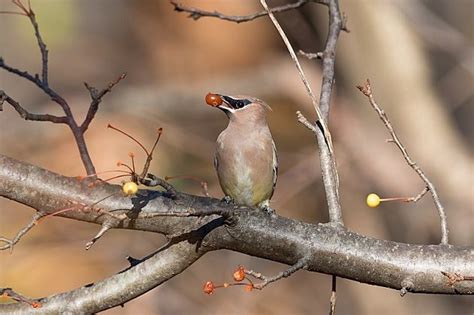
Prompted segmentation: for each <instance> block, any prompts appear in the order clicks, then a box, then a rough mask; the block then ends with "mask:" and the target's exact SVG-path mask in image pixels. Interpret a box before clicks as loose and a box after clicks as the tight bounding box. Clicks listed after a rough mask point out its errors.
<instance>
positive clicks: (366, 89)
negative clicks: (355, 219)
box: [357, 79, 448, 245]
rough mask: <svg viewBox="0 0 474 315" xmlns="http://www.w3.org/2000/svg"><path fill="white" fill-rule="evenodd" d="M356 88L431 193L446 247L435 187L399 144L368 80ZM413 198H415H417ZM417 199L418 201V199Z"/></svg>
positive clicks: (443, 215) (444, 225)
mask: <svg viewBox="0 0 474 315" xmlns="http://www.w3.org/2000/svg"><path fill="white" fill-rule="evenodd" d="M357 88H358V89H359V90H360V91H361V92H362V93H363V94H364V95H365V96H367V98H368V99H369V103H370V105H371V106H372V107H373V108H374V109H375V111H376V112H377V114H378V115H379V117H380V119H381V120H382V121H383V123H384V125H385V127H387V129H388V132H389V133H390V135H391V136H392V139H391V140H390V142H393V143H395V145H396V146H397V147H398V149H400V151H401V152H402V155H403V157H404V158H405V161H406V162H407V164H408V165H409V166H410V167H411V168H412V169H413V170H414V171H415V172H416V173H417V174H418V176H419V177H420V178H421V180H422V181H423V182H424V183H425V184H426V187H427V188H428V190H429V191H430V193H431V196H432V197H433V200H434V203H435V206H436V209H437V210H438V215H439V218H440V221H441V244H444V245H447V244H448V222H447V216H446V212H445V211H444V207H443V205H442V204H441V201H440V199H439V196H438V192H437V190H436V187H435V186H434V184H433V183H432V182H431V181H430V180H429V179H428V177H427V176H426V174H425V173H424V172H423V170H422V169H421V168H420V167H419V166H418V165H417V164H416V163H415V162H414V161H413V160H412V159H411V157H410V155H408V152H407V150H406V148H405V147H404V146H403V144H402V143H401V141H400V139H399V138H398V136H397V133H396V132H395V129H393V126H392V124H391V122H390V120H389V119H388V117H387V114H386V113H385V112H384V110H383V109H381V108H380V106H379V105H378V104H377V102H375V98H374V95H373V94H372V87H371V85H370V81H369V79H367V81H366V82H365V84H364V86H360V85H359V86H357ZM423 195H424V191H422V193H421V194H420V195H418V196H419V198H421V197H422V196H423ZM418 196H417V197H415V198H418ZM419 198H418V199H419Z"/></svg>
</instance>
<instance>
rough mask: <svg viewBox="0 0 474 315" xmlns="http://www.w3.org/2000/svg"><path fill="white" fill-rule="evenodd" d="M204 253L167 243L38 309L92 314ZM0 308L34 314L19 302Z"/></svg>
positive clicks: (43, 301) (169, 275)
mask: <svg viewBox="0 0 474 315" xmlns="http://www.w3.org/2000/svg"><path fill="white" fill-rule="evenodd" d="M204 253H205V251H203V250H196V245H195V244H192V243H190V242H188V241H182V242H179V243H176V244H173V245H170V246H169V247H168V248H166V249H163V250H162V251H160V252H157V253H156V254H154V255H152V256H150V257H149V258H147V259H145V260H143V261H140V262H139V263H137V264H136V265H134V266H132V267H130V268H127V269H126V270H124V271H122V272H119V273H117V274H116V275H114V276H112V277H110V278H107V279H105V280H103V281H99V282H97V283H92V284H89V285H86V286H83V287H81V288H78V289H75V290H72V291H69V292H65V293H60V294H57V295H53V296H50V297H47V298H42V299H39V300H38V301H39V302H40V303H41V305H42V306H41V309H40V311H41V312H42V313H44V314H65V313H67V314H93V313H97V312H100V311H103V310H106V309H110V308H112V307H114V306H118V305H123V304H124V303H126V302H128V301H130V300H131V299H134V298H136V297H137V296H140V295H142V294H144V293H146V292H148V291H150V290H151V289H153V288H155V287H157V286H159V285H160V284H161V283H163V282H165V281H167V280H169V279H171V278H172V277H174V276H176V275H178V274H179V273H181V272H182V271H184V270H185V269H186V268H188V267H189V266H190V265H191V264H193V263H194V262H195V261H196V260H197V259H198V258H199V257H201V256H202V255H203V254H204ZM0 312H2V313H10V312H12V313H15V312H16V313H20V314H37V313H36V312H37V310H33V309H32V308H31V306H29V305H25V304H19V303H14V304H13V303H11V304H3V305H0Z"/></svg>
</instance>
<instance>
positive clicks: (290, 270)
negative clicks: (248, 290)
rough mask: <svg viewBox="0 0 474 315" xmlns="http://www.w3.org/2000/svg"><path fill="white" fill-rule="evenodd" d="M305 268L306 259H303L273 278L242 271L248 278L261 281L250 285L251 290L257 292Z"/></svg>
mask: <svg viewBox="0 0 474 315" xmlns="http://www.w3.org/2000/svg"><path fill="white" fill-rule="evenodd" d="M306 266H307V264H306V259H304V258H303V259H300V260H298V261H297V262H296V264H294V265H293V266H291V267H289V268H288V269H286V270H285V271H282V272H280V273H279V274H277V275H275V276H273V277H265V276H264V275H262V274H261V273H259V272H255V271H253V270H244V272H245V274H247V275H250V276H252V277H255V278H257V279H259V280H262V282H260V283H256V284H253V283H252V287H253V288H255V289H257V290H262V289H263V288H265V287H266V286H267V285H269V284H270V283H272V282H275V281H278V280H280V279H282V278H287V277H289V276H291V275H292V274H294V273H295V272H297V271H298V270H301V269H304V268H306Z"/></svg>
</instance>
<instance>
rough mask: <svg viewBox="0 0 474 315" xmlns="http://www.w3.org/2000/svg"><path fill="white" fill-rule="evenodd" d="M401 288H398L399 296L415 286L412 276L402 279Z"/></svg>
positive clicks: (402, 295)
mask: <svg viewBox="0 0 474 315" xmlns="http://www.w3.org/2000/svg"><path fill="white" fill-rule="evenodd" d="M401 285H402V288H401V289H400V296H401V297H404V296H405V294H407V293H408V292H409V291H411V290H413V289H414V288H415V283H414V282H413V277H407V278H405V279H403V280H402V283H401Z"/></svg>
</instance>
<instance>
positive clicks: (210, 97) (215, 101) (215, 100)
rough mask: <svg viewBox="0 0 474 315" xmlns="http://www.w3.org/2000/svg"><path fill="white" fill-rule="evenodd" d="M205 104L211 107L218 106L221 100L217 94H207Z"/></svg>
mask: <svg viewBox="0 0 474 315" xmlns="http://www.w3.org/2000/svg"><path fill="white" fill-rule="evenodd" d="M206 103H207V104H208V105H211V106H214V107H216V106H219V105H221V104H222V98H221V97H220V96H219V95H217V94H212V93H207V95H206Z"/></svg>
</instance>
